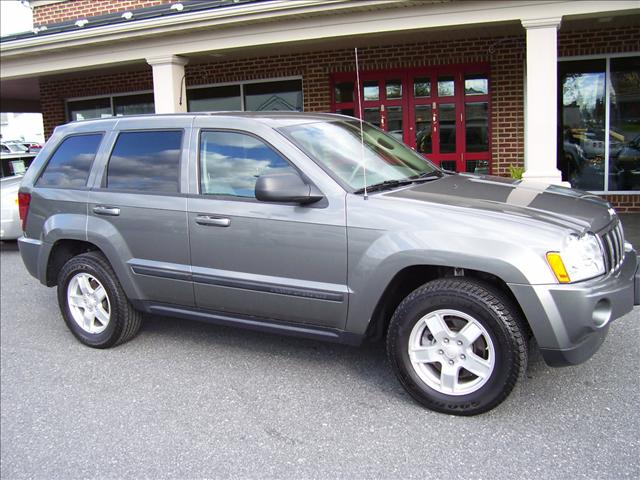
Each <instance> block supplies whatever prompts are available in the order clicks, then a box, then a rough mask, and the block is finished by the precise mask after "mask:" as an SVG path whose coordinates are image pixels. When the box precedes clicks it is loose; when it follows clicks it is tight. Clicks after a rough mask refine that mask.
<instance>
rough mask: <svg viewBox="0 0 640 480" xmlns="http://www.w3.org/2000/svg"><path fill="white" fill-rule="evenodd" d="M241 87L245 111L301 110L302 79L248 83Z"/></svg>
mask: <svg viewBox="0 0 640 480" xmlns="http://www.w3.org/2000/svg"><path fill="white" fill-rule="evenodd" d="M243 87H244V109H245V110H247V111H251V112H259V111H274V110H284V111H298V112H301V111H302V80H285V81H278V82H266V83H248V84H245V85H243Z"/></svg>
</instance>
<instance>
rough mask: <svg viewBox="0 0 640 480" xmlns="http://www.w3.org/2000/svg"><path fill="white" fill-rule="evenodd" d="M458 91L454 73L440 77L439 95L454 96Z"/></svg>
mask: <svg viewBox="0 0 640 480" xmlns="http://www.w3.org/2000/svg"><path fill="white" fill-rule="evenodd" d="M455 93H456V88H455V83H454V81H453V76H452V75H447V76H444V77H438V96H439V97H452V96H453V95H455Z"/></svg>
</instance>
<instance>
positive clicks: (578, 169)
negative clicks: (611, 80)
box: [532, 60, 606, 190]
mask: <svg viewBox="0 0 640 480" xmlns="http://www.w3.org/2000/svg"><path fill="white" fill-rule="evenodd" d="M605 68H606V67H605V61H604V60H586V61H577V62H561V63H560V64H559V72H560V88H561V89H562V90H561V99H562V111H561V125H560V127H561V130H562V135H561V138H560V139H559V142H562V143H561V145H560V150H561V154H560V156H559V159H558V163H559V167H560V170H561V171H562V174H563V180H566V181H569V182H570V183H571V185H572V186H573V187H575V188H580V189H583V190H604V168H605V161H604V147H605V143H604V142H605V138H604V127H605ZM532 140H533V141H535V139H532Z"/></svg>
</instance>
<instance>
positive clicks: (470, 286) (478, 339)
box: [387, 278, 527, 415]
mask: <svg viewBox="0 0 640 480" xmlns="http://www.w3.org/2000/svg"><path fill="white" fill-rule="evenodd" d="M524 331H525V330H524V328H523V326H522V321H521V319H520V318H519V317H518V313H517V309H516V308H515V307H514V306H513V305H512V304H511V302H510V300H509V299H508V298H507V297H506V296H505V295H503V294H502V292H500V291H498V290H497V289H494V288H493V287H492V286H490V285H488V284H485V283H482V282H478V281H475V280H471V279H467V278H453V279H439V280H434V281H432V282H429V283H427V284H425V285H423V286H422V287H420V288H418V289H417V290H415V291H414V292H412V293H411V294H410V295H409V296H408V297H407V298H405V299H404V300H403V301H402V302H401V303H400V305H399V306H398V308H397V310H396V312H395V314H394V315H393V318H392V320H391V324H390V326H389V332H388V335H387V352H388V355H389V359H390V361H391V364H392V367H393V369H394V371H395V373H396V375H397V377H398V379H399V380H400V382H401V383H402V385H403V386H404V387H405V389H406V390H407V391H408V392H409V393H410V394H411V396H413V397H414V398H415V399H416V400H418V401H419V402H420V403H422V404H423V405H425V406H426V407H428V408H430V409H432V410H436V411H439V412H444V413H451V414H456V415H475V414H478V413H482V412H485V411H487V410H490V409H492V408H494V407H495V406H497V405H498V404H500V403H501V402H502V401H503V400H504V399H505V398H506V397H507V396H508V395H509V393H510V392H511V390H512V389H513V387H514V386H515V384H516V382H517V380H518V378H519V377H520V376H521V375H522V374H523V373H524V371H525V370H526V365H527V345H526V339H525V335H524V333H523V332H524Z"/></svg>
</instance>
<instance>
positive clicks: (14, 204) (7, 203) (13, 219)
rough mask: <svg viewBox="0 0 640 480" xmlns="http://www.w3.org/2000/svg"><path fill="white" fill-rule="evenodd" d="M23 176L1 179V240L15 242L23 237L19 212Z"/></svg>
mask: <svg viewBox="0 0 640 480" xmlns="http://www.w3.org/2000/svg"><path fill="white" fill-rule="evenodd" d="M21 181H22V175H14V176H12V177H5V178H2V179H0V240H15V239H16V238H18V237H19V236H20V235H22V226H21V225H20V215H19V211H18V189H19V188H20V182H21Z"/></svg>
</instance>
